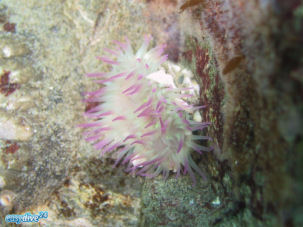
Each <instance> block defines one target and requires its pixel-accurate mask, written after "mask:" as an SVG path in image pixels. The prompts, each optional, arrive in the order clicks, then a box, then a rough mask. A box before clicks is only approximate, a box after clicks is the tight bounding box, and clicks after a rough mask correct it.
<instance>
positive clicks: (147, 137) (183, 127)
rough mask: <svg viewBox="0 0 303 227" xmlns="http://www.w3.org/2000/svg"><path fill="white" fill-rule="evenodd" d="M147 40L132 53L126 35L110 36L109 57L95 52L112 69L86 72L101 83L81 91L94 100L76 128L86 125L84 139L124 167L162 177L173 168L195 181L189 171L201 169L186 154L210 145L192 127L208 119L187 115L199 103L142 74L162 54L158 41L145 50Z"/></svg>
mask: <svg viewBox="0 0 303 227" xmlns="http://www.w3.org/2000/svg"><path fill="white" fill-rule="evenodd" d="M150 39H151V38H150V37H147V36H146V37H145V39H144V42H143V44H142V46H141V47H140V48H139V50H138V51H137V52H134V51H133V49H132V46H131V44H130V42H129V40H128V39H126V42H125V43H121V42H117V41H115V43H116V45H117V49H106V51H107V52H108V53H109V54H111V55H112V58H109V57H99V58H100V60H102V61H103V62H105V63H108V64H110V65H111V66H112V69H111V71H110V72H107V73H99V72H98V73H89V74H87V76H88V77H95V78H98V80H97V81H96V83H99V84H102V85H105V86H103V87H101V88H100V89H98V90H97V91H93V92H87V93H86V96H87V99H85V102H94V103H98V105H97V106H95V107H93V108H91V109H89V110H87V111H86V112H85V114H84V115H85V116H86V117H87V118H90V119H91V121H90V122H88V123H84V124H81V125H80V127H83V128H85V129H86V130H85V132H84V135H85V137H86V138H85V139H86V140H87V141H89V142H91V143H92V144H93V146H94V147H95V148H96V149H98V150H100V151H101V155H104V154H106V153H109V152H113V151H114V156H115V159H116V161H115V165H117V164H118V163H120V162H122V164H126V163H128V166H127V169H126V170H127V171H129V172H132V173H134V174H137V175H140V176H146V177H154V176H157V175H159V174H160V173H163V176H164V177H167V176H168V173H169V171H170V170H173V171H175V172H176V173H177V176H179V175H180V174H181V173H183V174H187V173H189V175H190V177H191V178H192V179H193V181H194V182H195V176H194V171H195V172H197V173H199V174H200V175H201V176H202V177H203V173H202V172H201V170H200V169H199V168H198V166H197V165H196V164H195V162H194V161H193V160H192V158H191V155H190V153H191V151H192V150H194V151H196V152H198V153H201V151H209V150H210V148H209V147H205V146H202V145H200V144H199V142H200V141H201V140H207V139H208V137H207V136H201V135H193V132H194V131H198V130H201V129H204V128H205V127H207V126H208V124H209V123H201V122H195V121H192V120H190V119H189V112H191V111H194V110H197V109H200V108H203V106H196V107H195V106H192V105H189V104H187V103H186V102H184V101H183V100H182V99H183V98H184V97H186V96H188V95H189V94H186V93H184V91H182V89H178V88H173V87H171V86H163V85H161V84H159V83H157V82H155V81H152V80H151V79H149V78H148V76H149V75H151V74H152V73H154V72H156V71H158V70H159V68H160V66H161V64H162V63H163V62H165V61H166V59H167V56H166V55H162V53H163V48H164V46H157V47H155V48H152V49H148V46H149V42H150ZM185 90H186V89H185ZM193 170H194V171H193Z"/></svg>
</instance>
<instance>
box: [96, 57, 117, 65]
mask: <svg viewBox="0 0 303 227" xmlns="http://www.w3.org/2000/svg"><path fill="white" fill-rule="evenodd" d="M97 59H99V60H101V61H103V62H104V63H107V64H110V65H119V62H118V61H115V60H112V59H110V58H108V57H99V56H97Z"/></svg>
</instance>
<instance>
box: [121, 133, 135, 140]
mask: <svg viewBox="0 0 303 227" xmlns="http://www.w3.org/2000/svg"><path fill="white" fill-rule="evenodd" d="M134 138H136V135H134V134H131V135H129V136H127V137H126V138H125V139H124V140H123V142H125V141H126V140H128V139H134Z"/></svg>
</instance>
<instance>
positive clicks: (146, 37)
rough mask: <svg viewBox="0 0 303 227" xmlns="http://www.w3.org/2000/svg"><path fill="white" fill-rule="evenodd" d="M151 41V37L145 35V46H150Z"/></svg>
mask: <svg viewBox="0 0 303 227" xmlns="http://www.w3.org/2000/svg"><path fill="white" fill-rule="evenodd" d="M151 40H152V36H151V35H144V44H145V45H148V44H149V42H150V41H151Z"/></svg>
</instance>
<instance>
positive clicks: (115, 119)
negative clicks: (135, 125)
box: [112, 116, 126, 121]
mask: <svg viewBox="0 0 303 227" xmlns="http://www.w3.org/2000/svg"><path fill="white" fill-rule="evenodd" d="M119 120H126V117H124V116H118V117H116V118H114V119H113V120H112V121H119Z"/></svg>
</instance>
